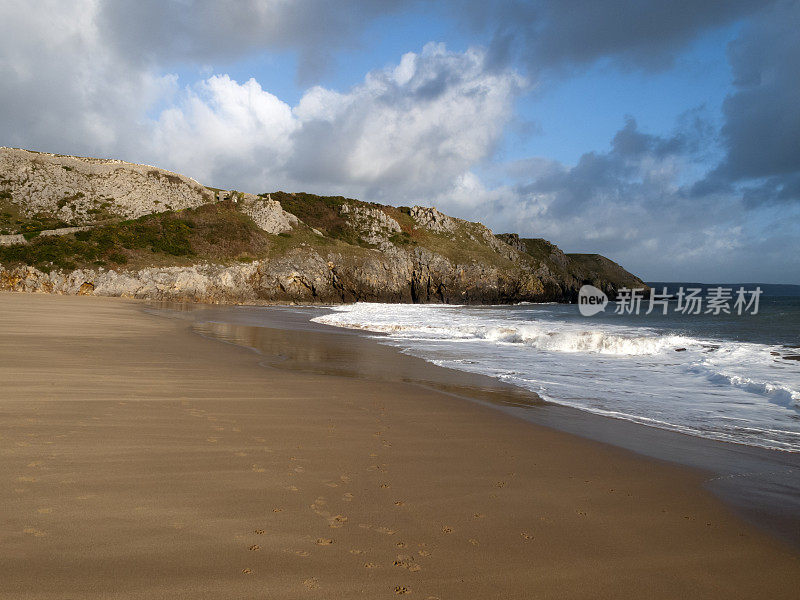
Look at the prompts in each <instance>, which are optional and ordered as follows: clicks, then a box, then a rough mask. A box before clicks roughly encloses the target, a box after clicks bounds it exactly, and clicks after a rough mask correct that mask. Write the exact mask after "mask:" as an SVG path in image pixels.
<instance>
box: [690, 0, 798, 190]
mask: <svg viewBox="0 0 800 600" xmlns="http://www.w3.org/2000/svg"><path fill="white" fill-rule="evenodd" d="M798 32H800V2H797V1H790V2H780V3H778V4H777V5H775V6H774V7H772V8H771V9H770V10H767V11H765V12H763V13H761V14H759V15H758V16H757V17H755V18H754V19H752V20H751V21H750V22H749V23H748V25H747V27H746V28H745V29H744V31H743V32H742V34H741V36H740V37H739V38H738V39H737V40H736V41H734V42H733V43H731V45H730V48H729V57H730V62H731V66H732V69H733V76H734V81H733V83H734V86H735V91H734V92H733V93H732V94H731V95H729V96H728V97H727V99H726V100H725V103H724V105H723V113H724V118H725V123H724V126H723V128H722V139H723V143H724V145H725V149H726V152H727V155H726V157H725V159H724V160H723V161H722V163H721V164H720V166H719V167H718V168H717V169H715V170H714V171H713V172H712V173H710V174H709V176H708V178H707V181H705V182H703V185H704V186H707V187H711V188H712V189H713V188H714V186H720V185H723V186H724V185H726V184H732V183H741V182H744V185H745V197H746V198H747V201H748V204H749V205H755V204H760V203H764V202H772V201H774V202H800V185H798V181H800V33H798Z"/></svg>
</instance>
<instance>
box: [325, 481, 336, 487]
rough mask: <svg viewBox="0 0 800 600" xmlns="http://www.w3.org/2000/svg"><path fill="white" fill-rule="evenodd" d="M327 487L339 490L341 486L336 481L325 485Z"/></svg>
mask: <svg viewBox="0 0 800 600" xmlns="http://www.w3.org/2000/svg"><path fill="white" fill-rule="evenodd" d="M325 485H327V486H328V487H329V488H337V487H339V484H338V483H336V482H335V481H328V482H326V483H325Z"/></svg>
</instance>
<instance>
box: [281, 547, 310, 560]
mask: <svg viewBox="0 0 800 600" xmlns="http://www.w3.org/2000/svg"><path fill="white" fill-rule="evenodd" d="M283 552H284V553H286V554H294V555H295V556H299V557H301V558H307V557H309V556H311V552H309V551H308V550H290V549H289V548H284V550H283Z"/></svg>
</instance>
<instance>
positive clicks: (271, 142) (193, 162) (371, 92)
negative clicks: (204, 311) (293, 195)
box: [153, 44, 524, 202]
mask: <svg viewBox="0 0 800 600" xmlns="http://www.w3.org/2000/svg"><path fill="white" fill-rule="evenodd" d="M523 83H524V82H523V80H522V79H521V78H520V77H519V76H518V75H516V74H515V73H514V72H513V71H494V70H490V69H488V68H487V65H486V55H485V53H484V52H483V51H481V50H468V51H466V52H464V53H457V52H449V51H447V49H446V48H445V46H444V45H443V44H428V45H427V46H425V48H424V49H423V50H422V51H421V52H419V53H414V52H410V53H407V54H405V55H404V56H403V57H402V59H401V60H400V62H399V63H398V64H397V65H396V66H391V67H388V68H386V69H382V70H379V71H375V72H373V73H370V74H368V75H367V77H366V78H365V80H364V81H363V82H362V83H361V84H359V85H357V86H355V87H353V88H352V89H351V90H349V91H348V92H346V93H338V92H334V91H332V90H328V89H325V88H322V87H314V88H311V89H310V90H308V91H307V92H306V93H305V94H304V96H303V97H302V99H301V100H300V102H299V103H298V105H297V106H295V107H293V108H290V107H289V106H288V105H287V104H286V103H284V102H282V101H281V100H279V99H278V98H276V97H275V96H273V95H272V94H270V93H269V92H267V91H264V90H263V89H261V87H260V86H259V84H258V83H257V82H256V81H254V80H250V81H248V82H246V83H244V84H239V83H237V82H235V81H232V80H231V79H230V78H228V77H227V76H213V77H211V78H209V79H208V80H206V81H205V82H203V83H201V84H200V85H198V86H195V87H194V88H191V89H189V90H187V91H186V93H185V94H184V96H183V98H182V100H181V101H180V102H179V103H178V104H177V105H176V106H174V107H172V108H170V109H168V110H166V111H164V113H162V115H161V116H160V118H159V119H158V122H157V123H156V124H155V126H154V130H155V135H154V136H153V140H154V146H153V151H154V152H160V153H161V156H162V160H163V161H164V162H165V163H166V164H169V165H170V167H171V168H174V169H175V170H181V171H184V172H187V173H189V174H191V175H192V176H194V177H196V178H200V179H202V180H204V181H212V182H214V183H215V184H217V185H230V186H233V185H234V184H236V185H239V186H243V185H249V186H250V187H256V188H257V189H268V188H275V187H284V186H285V187H288V188H289V189H297V188H298V187H300V188H302V189H306V190H311V191H320V192H328V193H331V192H333V191H338V192H340V193H346V194H349V195H355V196H359V197H368V198H370V199H372V200H377V199H381V198H382V199H384V200H387V201H394V202H398V201H403V200H405V199H409V198H410V199H413V200H420V199H424V198H425V197H426V196H428V197H430V196H431V195H436V194H438V193H439V192H441V191H442V190H444V189H448V187H449V186H451V185H452V184H453V182H454V181H455V180H456V179H458V178H459V177H461V176H463V175H464V173H465V172H466V171H468V170H469V168H470V167H471V166H472V165H474V164H475V163H477V162H479V161H481V160H483V159H485V158H486V157H487V156H488V155H489V154H490V153H491V152H492V149H493V147H494V145H495V144H496V143H497V142H498V141H499V140H500V138H501V137H502V134H503V129H504V126H505V124H506V123H507V121H508V120H509V119H510V117H511V114H512V105H513V101H514V99H515V98H516V95H517V93H518V91H519V90H520V89H521V86H522V85H523ZM236 182H238V183H236Z"/></svg>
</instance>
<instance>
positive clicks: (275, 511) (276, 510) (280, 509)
mask: <svg viewBox="0 0 800 600" xmlns="http://www.w3.org/2000/svg"><path fill="white" fill-rule="evenodd" d="M272 512H274V513H279V512H283V509H282V508H279V507H277V506H276V507H275V508H273V509H272Z"/></svg>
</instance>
